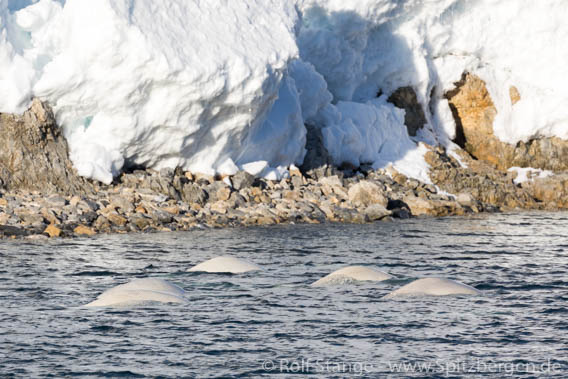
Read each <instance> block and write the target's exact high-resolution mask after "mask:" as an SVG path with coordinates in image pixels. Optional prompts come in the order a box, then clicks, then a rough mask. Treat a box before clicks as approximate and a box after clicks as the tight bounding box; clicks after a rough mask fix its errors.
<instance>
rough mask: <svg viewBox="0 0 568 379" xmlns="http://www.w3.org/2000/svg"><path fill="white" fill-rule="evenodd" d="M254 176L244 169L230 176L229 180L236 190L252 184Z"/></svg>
mask: <svg viewBox="0 0 568 379" xmlns="http://www.w3.org/2000/svg"><path fill="white" fill-rule="evenodd" d="M255 180H256V178H255V177H254V176H253V175H251V174H249V173H248V172H246V171H239V172H237V173H236V174H235V175H233V176H232V177H231V182H232V183H233V188H234V189H236V190H237V191H240V190H242V189H243V188H248V187H251V186H252V185H253V184H254V181H255Z"/></svg>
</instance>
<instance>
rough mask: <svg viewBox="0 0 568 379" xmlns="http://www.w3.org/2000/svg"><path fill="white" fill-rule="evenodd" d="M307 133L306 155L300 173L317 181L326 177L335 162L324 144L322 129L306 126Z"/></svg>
mask: <svg viewBox="0 0 568 379" xmlns="http://www.w3.org/2000/svg"><path fill="white" fill-rule="evenodd" d="M306 132H307V133H306V155H305V157H304V162H303V164H302V166H301V167H300V171H301V172H302V173H303V174H305V175H308V176H309V177H312V178H316V179H317V178H319V177H323V176H325V173H326V170H327V168H328V167H329V166H331V165H332V164H333V160H332V158H331V156H330V155H329V153H328V151H327V149H326V148H325V146H324V144H323V136H322V134H321V129H319V128H318V127H316V126H313V125H309V124H306ZM322 169H323V170H322Z"/></svg>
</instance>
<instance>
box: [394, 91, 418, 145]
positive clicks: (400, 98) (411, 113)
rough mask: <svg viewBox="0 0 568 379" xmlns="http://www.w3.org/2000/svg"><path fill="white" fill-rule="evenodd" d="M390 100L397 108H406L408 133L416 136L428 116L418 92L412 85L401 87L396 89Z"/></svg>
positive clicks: (405, 116) (405, 117) (405, 120)
mask: <svg viewBox="0 0 568 379" xmlns="http://www.w3.org/2000/svg"><path fill="white" fill-rule="evenodd" d="M388 101H389V102H390V103H392V104H394V105H395V106H396V107H397V108H401V109H404V111H405V115H404V124H405V125H406V129H407V130H408V134H409V135H411V136H415V135H416V133H417V132H418V130H419V129H421V128H422V127H423V126H424V125H425V124H426V116H425V115H424V110H423V109H422V105H421V104H420V103H419V102H418V98H417V97H416V92H415V91H414V89H413V88H412V87H401V88H399V89H397V90H396V91H394V92H393V93H392V95H390V97H389V98H388Z"/></svg>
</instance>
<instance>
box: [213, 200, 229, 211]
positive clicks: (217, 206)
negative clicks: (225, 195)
mask: <svg viewBox="0 0 568 379" xmlns="http://www.w3.org/2000/svg"><path fill="white" fill-rule="evenodd" d="M227 208H229V205H228V204H227V202H226V201H222V200H219V201H216V202H214V203H211V208H210V209H211V210H212V211H214V212H217V213H220V214H225V213H227Z"/></svg>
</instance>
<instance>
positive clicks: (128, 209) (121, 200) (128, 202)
mask: <svg viewBox="0 0 568 379" xmlns="http://www.w3.org/2000/svg"><path fill="white" fill-rule="evenodd" d="M133 203H134V199H133V196H122V195H114V196H111V198H110V204H111V205H112V206H114V207H117V208H119V209H120V211H121V213H123V214H125V213H132V211H134V204H133Z"/></svg>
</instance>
